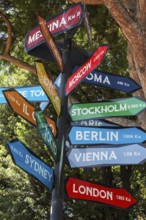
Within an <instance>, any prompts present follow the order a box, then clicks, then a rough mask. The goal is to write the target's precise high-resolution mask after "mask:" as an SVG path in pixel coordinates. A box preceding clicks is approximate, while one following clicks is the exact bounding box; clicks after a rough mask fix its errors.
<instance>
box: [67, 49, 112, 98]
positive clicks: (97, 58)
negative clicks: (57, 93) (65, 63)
mask: <svg viewBox="0 0 146 220" xmlns="http://www.w3.org/2000/svg"><path fill="white" fill-rule="evenodd" d="M107 50H108V46H107V45H102V46H100V47H99V48H98V49H97V50H96V51H95V52H94V54H93V55H92V56H91V58H90V59H89V60H88V61H87V62H86V63H85V64H83V65H82V66H81V67H80V68H79V69H78V70H77V71H75V72H74V73H73V74H72V75H71V76H70V77H69V78H68V80H67V84H66V94H67V95H68V94H69V93H70V92H71V91H72V90H73V89H74V88H75V87H76V86H77V85H78V84H79V83H80V82H81V81H82V80H83V79H84V78H85V77H86V76H87V75H88V74H89V73H90V72H91V71H92V70H93V69H95V68H96V67H97V66H99V65H100V63H101V61H102V59H103V57H104V55H105V53H106V52H107Z"/></svg>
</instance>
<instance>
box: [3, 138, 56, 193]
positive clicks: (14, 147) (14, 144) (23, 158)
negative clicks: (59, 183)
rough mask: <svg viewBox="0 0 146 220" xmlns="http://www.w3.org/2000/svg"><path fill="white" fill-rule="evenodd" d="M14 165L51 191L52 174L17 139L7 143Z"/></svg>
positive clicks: (45, 165) (51, 170) (49, 169)
mask: <svg viewBox="0 0 146 220" xmlns="http://www.w3.org/2000/svg"><path fill="white" fill-rule="evenodd" d="M7 145H8V147H9V150H10V153H11V155H12V158H13V160H14V163H15V164H16V165H17V166H18V167H20V168H22V169H23V170H24V171H26V172H27V173H29V174H31V175H32V176H34V177H35V178H36V179H37V180H39V181H40V182H41V183H42V184H43V185H45V186H46V187H47V188H49V189H52V188H53V184H54V172H53V169H52V168H50V167H49V166H48V165H47V164H45V163H44V162H43V161H42V160H40V159H39V158H38V157H37V156H36V155H35V154H34V153H32V152H31V151H30V150H29V149H28V148H27V147H26V146H25V145H24V144H23V143H22V142H21V141H19V140H18V139H16V140H13V141H9V142H7Z"/></svg>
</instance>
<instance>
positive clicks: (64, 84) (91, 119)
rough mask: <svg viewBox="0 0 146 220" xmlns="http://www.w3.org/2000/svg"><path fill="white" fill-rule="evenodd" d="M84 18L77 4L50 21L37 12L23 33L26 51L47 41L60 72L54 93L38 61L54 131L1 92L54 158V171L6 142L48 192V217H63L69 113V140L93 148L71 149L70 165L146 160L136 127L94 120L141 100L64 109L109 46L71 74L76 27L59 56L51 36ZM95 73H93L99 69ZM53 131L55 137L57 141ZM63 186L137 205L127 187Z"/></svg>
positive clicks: (19, 99)
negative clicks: (35, 19) (53, 116)
mask: <svg viewBox="0 0 146 220" xmlns="http://www.w3.org/2000/svg"><path fill="white" fill-rule="evenodd" d="M83 16H84V6H83V5H82V4H81V3H79V4H76V5H74V6H73V7H71V8H69V9H67V10H66V11H63V12H61V13H60V14H58V15H56V16H55V17H53V18H51V19H50V20H49V21H45V20H44V19H43V18H41V17H40V16H38V19H39V24H40V26H37V27H35V28H34V29H33V30H31V31H30V32H29V33H28V34H27V37H26V44H25V46H26V50H27V52H28V53H29V51H31V50H33V49H34V48H35V49H36V47H37V46H38V48H40V45H41V44H45V45H47V46H48V48H49V50H50V51H51V52H52V54H53V56H54V58H55V60H56V62H57V64H58V66H59V68H60V70H61V72H62V75H61V80H60V84H59V95H58V92H57V90H56V89H55V87H54V85H53V84H52V82H51V80H50V78H49V77H48V75H47V73H46V71H45V69H44V67H43V64H42V63H40V62H36V70H37V74H38V78H39V82H40V84H41V85H42V87H43V89H44V91H45V92H46V94H47V96H48V97H49V99H50V100H51V102H52V104H53V107H54V109H55V110H56V113H57V116H58V117H57V131H56V126H55V122H54V121H53V120H52V119H50V118H48V117H46V116H44V115H43V113H42V111H41V110H40V109H35V108H34V107H33V106H31V105H30V103H29V102H28V101H27V100H26V99H25V98H24V97H23V96H22V95H20V94H19V93H18V92H17V91H16V90H14V89H11V90H5V91H3V94H4V96H5V98H6V100H7V101H8V103H9V104H10V106H11V107H12V109H13V110H14V112H16V113H17V114H18V115H20V116H22V117H23V118H25V119H26V120H28V121H29V122H31V123H32V124H33V125H35V126H37V128H38V130H39V132H40V135H41V137H42V138H43V140H44V143H45V144H46V145H47V146H48V148H49V150H50V153H51V155H52V157H53V159H54V161H55V163H54V170H53V169H52V168H50V167H49V166H47V165H46V164H45V163H43V161H41V160H39V159H38V158H36V157H35V156H34V155H33V154H31V153H30V152H29V151H28V149H27V148H25V146H23V144H22V143H21V142H20V141H19V140H17V141H9V142H8V147H9V149H10V151H11V154H12V156H13V158H14V160H15V163H16V164H17V165H18V166H19V167H21V168H22V169H24V170H25V171H26V172H28V173H30V174H31V175H33V176H36V178H37V179H38V180H39V181H41V182H42V183H43V184H44V185H45V186H46V187H48V188H49V189H51V190H52V194H51V213H50V220H62V219H63V205H64V204H63V203H64V188H65V185H64V184H65V181H64V165H65V156H66V155H65V152H66V149H65V147H66V143H65V142H66V138H67V129H68V124H67V120H68V113H69V115H70V116H71V119H72V121H74V122H71V126H72V125H73V127H72V128H71V131H70V133H69V138H70V141H71V143H72V144H79V145H85V144H89V145H90V144H91V145H93V144H94V147H93V146H92V147H87V148H72V149H71V150H69V152H68V153H67V157H68V161H69V164H70V167H71V168H75V167H77V168H79V167H90V166H91V167H94V166H102V165H104V166H105V165H108V166H110V165H116V164H119V165H123V164H124V165H126V164H138V163H144V162H145V159H146V150H145V147H144V146H143V145H140V144H135V142H136V141H137V142H136V143H141V142H143V141H145V140H146V137H145V136H146V135H145V131H143V130H142V129H140V128H136V127H134V128H122V127H120V128H119V127H118V125H117V124H113V123H110V122H108V121H106V120H99V119H98V118H105V117H116V116H131V115H137V114H138V113H140V112H141V111H143V110H144V109H145V108H146V101H145V100H142V99H141V98H137V97H132V98H127V99H118V100H111V101H110V102H98V103H81V104H74V105H72V106H71V109H70V110H69V112H68V94H69V93H70V92H71V91H72V90H73V89H74V88H75V87H76V86H77V85H78V84H79V83H80V82H81V81H85V82H87V81H91V77H92V75H91V74H93V72H92V71H93V70H94V69H95V68H96V67H98V66H99V65H100V63H101V61H102V59H103V58H104V56H105V54H106V52H107V50H108V46H107V45H102V46H100V47H99V48H98V49H97V50H96V51H95V52H94V53H93V55H92V56H91V57H90V58H89V59H88V60H87V61H86V62H85V63H84V64H83V65H81V66H80V67H79V68H78V69H76V70H75V71H74V72H73V74H72V75H71V53H72V47H71V46H72V40H71V38H72V34H74V30H73V31H72V32H70V35H67V37H66V39H65V40H64V43H63V45H64V46H63V50H62V54H61V53H60V52H59V50H58V48H57V46H56V44H55V41H54V39H53V37H54V36H56V35H58V34H60V33H62V32H64V31H68V30H70V31H71V29H73V28H74V27H77V26H78V25H79V24H80V23H81V21H82V18H83ZM68 36H69V37H68ZM95 74H97V72H96V73H95ZM99 74H100V75H98V76H97V77H96V79H97V78H98V83H99V81H100V84H103V81H102V80H101V77H105V78H106V80H104V84H106V83H107V77H108V84H110V85H108V86H107V87H108V88H111V87H112V88H115V89H118V88H119V89H120V90H122V91H125V92H132V91H136V90H137V89H139V88H140V86H139V85H138V84H137V83H134V81H133V80H131V79H129V78H127V79H126V80H127V82H125V81H124V80H125V79H124V78H119V77H116V85H115V83H114V79H112V77H113V78H114V76H110V75H109V74H106V73H102V74H101V73H99ZM109 80H110V81H109ZM93 81H94V80H93ZM93 81H92V83H93ZM105 82H106V83H105ZM111 84H112V85H111ZM118 85H119V87H118ZM105 86H106V85H105ZM129 87H130V88H129ZM34 114H35V115H34ZM82 123H83V124H82ZM99 123H100V125H99ZM91 124H92V125H91ZM80 125H82V126H80ZM91 126H94V127H91ZM95 126H98V127H95ZM99 126H101V127H99ZM103 126H106V127H103ZM56 133H57V138H56V139H55V136H56ZM126 141H127V142H126ZM128 141H129V142H128ZM123 142H125V143H129V144H130V143H131V145H128V146H127V145H126V146H125V145H122V146H115V143H116V144H124V143H123ZM97 144H113V145H110V146H106V145H104V146H100V147H99V146H95V145H97ZM113 146H114V147H113ZM17 152H18V155H17ZM30 157H31V158H33V160H34V164H35V166H36V167H37V168H36V167H33V168H31V169H30V167H29V158H30ZM24 159H25V160H24ZM129 161H130V163H129ZM38 167H41V170H43V171H42V172H39V168H38ZM66 190H67V195H68V197H69V198H72V199H81V200H86V201H94V202H98V203H102V204H106V205H110V206H114V207H118V208H123V209H127V208H129V207H131V206H133V205H135V204H136V203H137V201H136V199H135V198H134V197H133V196H132V195H130V194H129V193H128V192H127V191H126V190H125V189H122V188H110V187H107V186H101V185H100V184H96V183H92V182H89V181H85V180H80V179H76V178H73V177H69V179H68V181H67V183H66Z"/></svg>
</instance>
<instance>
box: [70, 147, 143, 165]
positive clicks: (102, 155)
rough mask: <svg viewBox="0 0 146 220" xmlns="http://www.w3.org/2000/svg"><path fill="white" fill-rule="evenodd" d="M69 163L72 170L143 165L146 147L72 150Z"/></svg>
mask: <svg viewBox="0 0 146 220" xmlns="http://www.w3.org/2000/svg"><path fill="white" fill-rule="evenodd" d="M68 161H69V164H70V167H71V168H75V167H78V168H79V167H96V166H113V165H134V164H143V163H145V162H146V146H144V145H142V144H141V145H140V144H132V145H123V146H113V145H111V146H108V147H106V146H97V147H95V146H94V147H87V148H72V149H71V150H70V152H69V153H68Z"/></svg>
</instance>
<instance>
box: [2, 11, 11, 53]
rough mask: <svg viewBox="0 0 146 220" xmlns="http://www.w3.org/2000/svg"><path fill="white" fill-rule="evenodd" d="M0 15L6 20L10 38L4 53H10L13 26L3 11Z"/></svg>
mask: <svg viewBox="0 0 146 220" xmlns="http://www.w3.org/2000/svg"><path fill="white" fill-rule="evenodd" d="M0 16H1V17H2V20H3V21H4V22H5V25H6V27H7V31H8V40H7V43H6V48H5V51H4V53H5V54H9V53H10V48H11V44H12V26H11V24H10V22H9V20H8V19H7V17H6V16H5V15H4V14H3V13H1V12H0Z"/></svg>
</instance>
